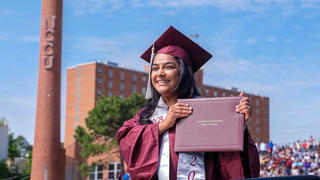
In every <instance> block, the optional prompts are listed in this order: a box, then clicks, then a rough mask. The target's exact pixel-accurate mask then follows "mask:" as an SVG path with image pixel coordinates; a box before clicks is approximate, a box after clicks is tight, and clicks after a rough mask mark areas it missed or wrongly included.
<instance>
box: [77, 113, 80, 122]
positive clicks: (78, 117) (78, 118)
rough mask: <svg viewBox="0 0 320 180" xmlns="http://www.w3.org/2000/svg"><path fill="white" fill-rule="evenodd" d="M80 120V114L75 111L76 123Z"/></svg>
mask: <svg viewBox="0 0 320 180" xmlns="http://www.w3.org/2000/svg"><path fill="white" fill-rule="evenodd" d="M79 122H80V116H79V114H78V113H76V123H79Z"/></svg>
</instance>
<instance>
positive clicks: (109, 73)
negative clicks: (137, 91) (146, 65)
mask: <svg viewBox="0 0 320 180" xmlns="http://www.w3.org/2000/svg"><path fill="white" fill-rule="evenodd" d="M102 73H103V69H102V68H98V74H99V75H101V74H102ZM108 76H109V78H112V77H113V71H112V69H109V70H108ZM124 78H125V72H123V71H121V72H120V80H124ZM132 80H133V81H134V82H136V81H137V75H135V74H133V75H132ZM141 80H142V83H143V84H145V83H146V82H147V78H146V77H145V76H143V77H142V78H141Z"/></svg>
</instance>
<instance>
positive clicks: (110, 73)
mask: <svg viewBox="0 0 320 180" xmlns="http://www.w3.org/2000/svg"><path fill="white" fill-rule="evenodd" d="M112 76H113V72H112V69H109V78H112Z"/></svg>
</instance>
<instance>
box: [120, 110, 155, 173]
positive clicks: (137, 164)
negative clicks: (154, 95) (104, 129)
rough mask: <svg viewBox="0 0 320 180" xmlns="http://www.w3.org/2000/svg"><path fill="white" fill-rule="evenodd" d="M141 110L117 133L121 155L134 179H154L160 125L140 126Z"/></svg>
mask: <svg viewBox="0 0 320 180" xmlns="http://www.w3.org/2000/svg"><path fill="white" fill-rule="evenodd" d="M141 111H142V110H140V111H139V112H138V113H137V114H136V116H135V117H134V118H132V119H130V120H128V121H125V122H124V124H123V126H122V127H121V128H120V129H119V131H118V133H117V141H118V143H119V145H120V153H121V155H122V157H123V159H124V160H125V161H126V163H127V165H128V172H129V174H130V176H131V178H132V179H152V178H153V177H154V175H155V174H156V171H157V168H158V161H159V132H158V123H153V124H149V125H140V124H139V123H138V120H139V118H140V113H141Z"/></svg>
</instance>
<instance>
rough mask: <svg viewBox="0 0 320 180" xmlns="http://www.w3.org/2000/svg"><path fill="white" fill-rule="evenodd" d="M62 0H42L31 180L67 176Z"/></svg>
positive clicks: (54, 179) (55, 179)
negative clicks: (62, 136) (62, 101)
mask: <svg viewBox="0 0 320 180" xmlns="http://www.w3.org/2000/svg"><path fill="white" fill-rule="evenodd" d="M61 31H62V0H42V12H41V31H40V56H39V75H38V76H39V77H38V97H37V113H36V126H35V137H34V147H33V153H32V169H31V179H32V180H40V179H41V180H43V179H45V180H47V179H48V180H57V179H65V177H64V176H65V173H64V172H65V170H64V169H65V168H64V164H65V160H64V159H65V158H64V150H62V148H61V146H60V91H61V36H62V33H61Z"/></svg>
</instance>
